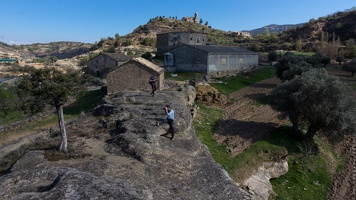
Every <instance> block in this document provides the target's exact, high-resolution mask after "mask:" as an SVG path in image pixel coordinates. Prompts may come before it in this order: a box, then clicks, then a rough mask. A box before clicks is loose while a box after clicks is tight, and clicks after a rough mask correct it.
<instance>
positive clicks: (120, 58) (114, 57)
mask: <svg viewBox="0 0 356 200" xmlns="http://www.w3.org/2000/svg"><path fill="white" fill-rule="evenodd" d="M130 59H131V58H130V57H128V56H126V55H125V54H123V53H101V54H100V55H98V56H96V57H95V58H92V59H90V60H89V61H88V63H87V68H86V73H89V74H91V75H92V76H95V77H97V78H105V77H106V74H107V73H108V71H109V70H111V69H112V68H114V67H117V66H119V65H121V64H122V63H124V62H126V61H128V60H130Z"/></svg>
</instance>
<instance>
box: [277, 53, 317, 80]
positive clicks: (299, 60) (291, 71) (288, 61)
mask: <svg viewBox="0 0 356 200" xmlns="http://www.w3.org/2000/svg"><path fill="white" fill-rule="evenodd" d="M311 68H312V65H311V64H309V63H307V62H305V61H304V57H302V56H297V55H294V54H293V53H286V54H284V55H283V57H282V58H281V59H279V61H278V63H277V64H276V76H277V77H278V78H279V79H281V80H282V81H286V80H291V79H293V78H294V76H296V75H300V74H302V73H303V72H305V71H308V70H309V69H311Z"/></svg>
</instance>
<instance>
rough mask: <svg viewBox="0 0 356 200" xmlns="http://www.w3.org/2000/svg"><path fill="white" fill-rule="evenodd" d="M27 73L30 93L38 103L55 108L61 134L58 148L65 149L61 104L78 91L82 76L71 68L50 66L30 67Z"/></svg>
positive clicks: (65, 139)
mask: <svg viewBox="0 0 356 200" xmlns="http://www.w3.org/2000/svg"><path fill="white" fill-rule="evenodd" d="M29 73H30V84H31V88H32V93H33V95H34V96H35V97H36V100H37V102H38V104H42V103H46V104H50V105H52V106H54V107H55V108H56V111H57V116H58V125H59V130H60V135H61V145H60V147H59V150H61V151H66V150H67V132H66V128H65V125H64V116H63V106H64V105H65V103H66V102H67V101H68V99H69V97H70V96H71V95H73V94H75V93H76V92H78V91H80V89H81V88H82V87H81V86H82V78H81V76H80V75H79V73H78V72H77V71H74V70H73V69H66V70H65V71H64V72H62V71H59V70H57V69H56V68H52V67H51V68H49V67H46V68H43V69H32V70H31V71H30V72H29Z"/></svg>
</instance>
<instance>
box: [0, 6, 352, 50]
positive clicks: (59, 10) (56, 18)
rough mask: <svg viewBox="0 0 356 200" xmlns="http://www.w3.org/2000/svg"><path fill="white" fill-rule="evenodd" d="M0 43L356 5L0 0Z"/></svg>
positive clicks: (281, 17) (224, 26)
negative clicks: (170, 20) (160, 22)
mask: <svg viewBox="0 0 356 200" xmlns="http://www.w3.org/2000/svg"><path fill="white" fill-rule="evenodd" d="M0 3H1V4H0V6H1V11H0V27H1V28H0V41H1V42H5V43H8V44H31V43H48V42H56V41H73V42H87V43H94V42H97V41H100V39H101V38H106V37H108V36H110V37H114V36H115V34H116V33H118V34H119V35H121V36H123V35H126V34H128V33H131V32H132V31H133V30H134V29H135V28H137V27H138V26H139V25H144V24H146V23H147V22H148V21H149V19H151V18H154V17H156V16H166V17H171V16H172V17H176V16H177V18H178V19H181V18H182V17H184V16H193V15H194V13H195V12H198V14H199V18H201V19H202V20H203V21H204V23H205V22H206V21H208V25H210V26H212V27H213V28H216V29H220V30H224V31H241V30H251V29H256V28H261V27H263V26H266V25H270V24H279V25H283V24H297V23H303V22H308V21H309V20H310V19H311V18H314V19H317V18H319V17H322V16H326V15H328V14H332V13H334V12H337V11H344V10H345V9H350V8H352V7H354V6H356V0H294V1H292V0H176V1H171V0H0Z"/></svg>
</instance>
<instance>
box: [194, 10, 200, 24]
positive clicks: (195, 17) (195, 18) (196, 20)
mask: <svg viewBox="0 0 356 200" xmlns="http://www.w3.org/2000/svg"><path fill="white" fill-rule="evenodd" d="M198 20H199V19H198V12H195V13H194V23H198Z"/></svg>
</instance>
